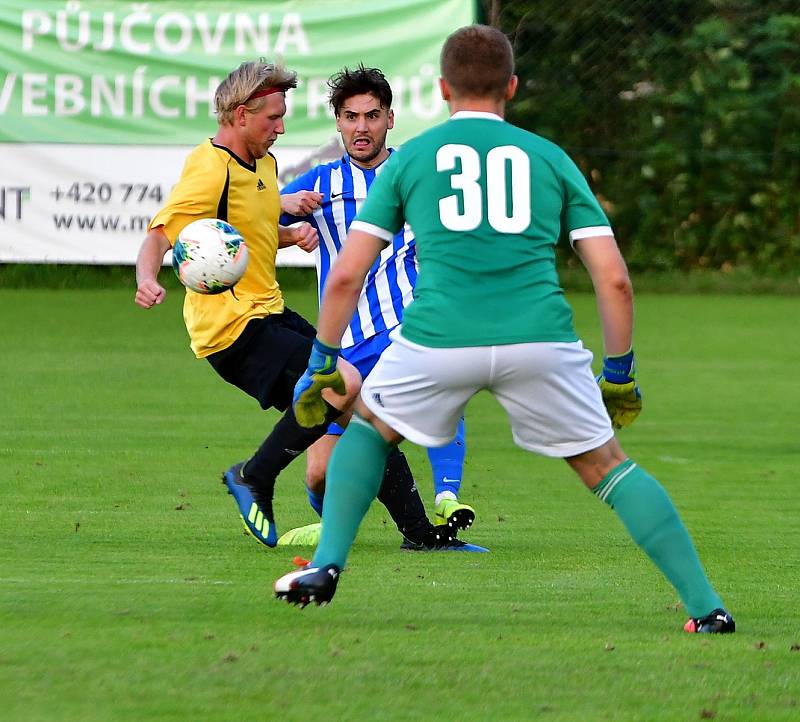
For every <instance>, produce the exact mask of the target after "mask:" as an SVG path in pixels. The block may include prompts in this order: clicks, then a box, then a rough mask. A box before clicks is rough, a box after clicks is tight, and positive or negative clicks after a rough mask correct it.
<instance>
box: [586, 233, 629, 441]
mask: <svg viewBox="0 0 800 722" xmlns="http://www.w3.org/2000/svg"><path fill="white" fill-rule="evenodd" d="M575 251H576V252H577V254H578V256H579V257H580V259H581V261H582V262H583V265H584V266H586V270H587V271H588V272H589V275H590V277H591V279H592V285H593V286H594V291H595V296H596V298H597V310H598V312H599V314H600V323H601V325H602V328H603V344H604V347H605V356H604V357H603V371H602V373H601V374H600V376H598V378H597V381H598V383H599V384H600V390H601V392H602V394H603V401H604V402H605V405H606V409H607V410H608V415H609V418H610V419H611V423H612V425H613V426H614V428H615V429H619V428H622V427H623V426H628V425H630V424H632V423H633V421H634V420H635V419H636V417H637V416H638V415H639V412H640V411H641V410H642V396H641V393H640V391H639V387H638V385H637V384H636V365H635V363H634V357H633V347H632V343H633V287H632V286H631V281H630V277H629V276H628V269H627V267H626V266H625V261H624V259H623V258H622V254H621V253H620V251H619V247H618V246H617V242H616V240H614V237H613V236H611V235H605V236H589V237H586V238H581V239H579V240H577V241H575Z"/></svg>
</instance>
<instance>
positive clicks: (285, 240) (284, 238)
mask: <svg viewBox="0 0 800 722" xmlns="http://www.w3.org/2000/svg"><path fill="white" fill-rule="evenodd" d="M318 245H319V233H317V229H316V228H314V226H312V225H311V224H310V223H308V222H306V221H303V222H302V223H294V224H292V225H291V226H278V248H287V247H288V246H297V247H298V248H300V249H301V250H303V251H305V252H306V253H311V251H313V250H314V249H315V248H316V247H317V246H318Z"/></svg>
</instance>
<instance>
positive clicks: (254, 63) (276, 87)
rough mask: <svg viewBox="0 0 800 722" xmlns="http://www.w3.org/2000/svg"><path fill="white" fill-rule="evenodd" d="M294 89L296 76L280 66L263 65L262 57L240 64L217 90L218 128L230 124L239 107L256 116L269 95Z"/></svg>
mask: <svg viewBox="0 0 800 722" xmlns="http://www.w3.org/2000/svg"><path fill="white" fill-rule="evenodd" d="M296 87H297V73H296V72H295V71H294V70H288V69H287V68H286V67H284V66H283V65H277V64H275V65H273V64H272V63H267V62H266V61H265V60H264V58H259V59H258V60H251V61H248V62H246V63H242V64H241V65H240V66H239V67H238V68H236V70H233V71H231V73H230V74H229V75H228V77H227V78H225V80H223V81H222V82H221V83H220V84H219V86H218V87H217V92H216V93H215V94H214V109H215V110H216V112H217V121H218V122H219V124H220V125H230V124H231V123H233V112H234V111H235V110H236V108H238V107H239V106H240V105H243V106H244V107H245V108H247V110H249V111H250V112H251V113H257V112H258V111H259V110H261V108H262V107H263V106H264V103H266V102H267V101H266V96H267V95H269V94H270V93H278V92H281V93H285V92H286V91H287V90H289V89H290V88H296Z"/></svg>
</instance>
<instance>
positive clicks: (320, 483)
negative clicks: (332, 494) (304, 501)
mask: <svg viewBox="0 0 800 722" xmlns="http://www.w3.org/2000/svg"><path fill="white" fill-rule="evenodd" d="M306 486H307V487H308V489H309V490H310V491H311V492H313V493H314V494H319V495H320V496H322V495H323V494H324V493H325V467H324V466H323V467H313V468H312V467H311V466H309V468H307V469H306Z"/></svg>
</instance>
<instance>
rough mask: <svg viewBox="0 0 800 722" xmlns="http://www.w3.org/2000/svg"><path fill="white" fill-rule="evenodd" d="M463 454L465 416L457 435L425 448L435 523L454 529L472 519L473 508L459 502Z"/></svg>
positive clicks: (460, 527) (464, 446)
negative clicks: (431, 483)
mask: <svg viewBox="0 0 800 722" xmlns="http://www.w3.org/2000/svg"><path fill="white" fill-rule="evenodd" d="M465 456H466V434H465V431H464V419H463V418H461V419H460V420H459V422H458V429H457V431H456V437H455V438H454V439H453V440H452V441H451V442H450V443H449V444H447V445H446V446H440V447H432V448H429V449H428V460H429V461H430V464H431V470H432V472H433V489H434V494H435V498H434V504H435V508H434V523H435V524H437V525H447V526H449V527H451V528H453V529H466V528H467V527H469V526H472V522H473V521H475V510H474V509H473V508H472V507H471V506H468V505H467V504H462V503H461V502H460V501H459V498H458V493H459V491H460V489H461V479H462V475H463V473H464V457H465Z"/></svg>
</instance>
